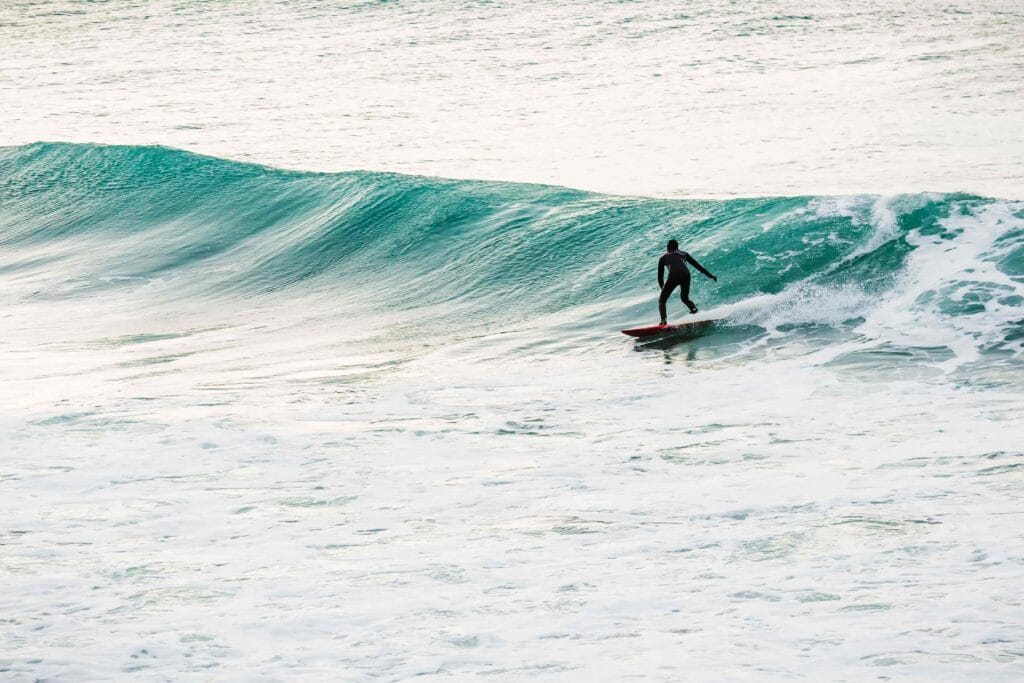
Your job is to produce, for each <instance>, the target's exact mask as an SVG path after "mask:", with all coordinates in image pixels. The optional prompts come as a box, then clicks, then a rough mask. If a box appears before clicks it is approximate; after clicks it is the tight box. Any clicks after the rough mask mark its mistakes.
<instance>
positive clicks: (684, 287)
mask: <svg viewBox="0 0 1024 683" xmlns="http://www.w3.org/2000/svg"><path fill="white" fill-rule="evenodd" d="M679 298H680V299H682V300H683V303H684V304H686V307H687V308H689V309H690V313H696V312H697V304H695V303H693V302H692V301H690V278H688V277H687V278H683V281H682V282H680V283H679Z"/></svg>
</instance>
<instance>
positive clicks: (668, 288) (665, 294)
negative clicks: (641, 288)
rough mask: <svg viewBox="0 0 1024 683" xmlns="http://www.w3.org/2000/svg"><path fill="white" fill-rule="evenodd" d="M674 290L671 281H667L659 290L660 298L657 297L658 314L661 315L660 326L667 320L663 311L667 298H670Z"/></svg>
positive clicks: (673, 284)
mask: <svg viewBox="0 0 1024 683" xmlns="http://www.w3.org/2000/svg"><path fill="white" fill-rule="evenodd" d="M675 288H676V283H675V282H673V281H672V280H671V279H669V281H668V282H666V283H665V286H664V287H662V288H661V296H659V297H658V312H659V313H661V322H662V324H665V321H667V320H668V317H667V315H666V311H665V304H667V303H668V298H669V297H670V296H672V290H673V289H675Z"/></svg>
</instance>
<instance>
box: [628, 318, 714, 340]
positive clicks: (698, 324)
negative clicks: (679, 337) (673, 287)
mask: <svg viewBox="0 0 1024 683" xmlns="http://www.w3.org/2000/svg"><path fill="white" fill-rule="evenodd" d="M716 322H718V321H717V320H696V321H694V322H692V323H680V324H678V325H651V326H650V327H633V328H631V329H628V330H623V331H622V334H628V335H629V336H630V337H641V338H642V337H654V336H656V335H659V334H670V333H679V332H689V331H690V330H699V329H701V328H703V327H711V326H712V325H714V324H715V323H716Z"/></svg>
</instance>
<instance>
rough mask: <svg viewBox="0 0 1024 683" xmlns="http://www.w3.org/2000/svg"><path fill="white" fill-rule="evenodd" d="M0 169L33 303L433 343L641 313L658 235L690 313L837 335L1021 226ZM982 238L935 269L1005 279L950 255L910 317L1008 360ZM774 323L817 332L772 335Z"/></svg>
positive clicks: (208, 162) (308, 177) (163, 174)
mask: <svg viewBox="0 0 1024 683" xmlns="http://www.w3.org/2000/svg"><path fill="white" fill-rule="evenodd" d="M0 177H2V181H0V199H2V206H3V210H2V213H0V244H2V245H3V247H4V256H3V259H4V261H3V263H2V266H0V267H2V268H3V272H4V273H5V274H7V275H8V276H17V278H18V279H19V282H22V283H26V284H25V285H23V287H28V289H31V294H32V296H35V297H41V298H44V299H45V298H50V297H75V296H78V295H80V294H82V293H85V292H97V291H106V290H119V289H124V288H128V289H131V288H138V287H140V286H142V285H145V284H146V283H151V282H154V281H157V280H159V281H160V282H163V283H164V284H163V285H162V287H160V288H153V289H152V291H153V296H154V298H155V301H157V302H162V303H161V304H160V305H169V304H168V303H167V302H166V296H167V293H170V292H173V298H174V299H176V300H178V301H180V299H181V297H183V296H187V297H196V298H198V299H211V300H224V299H228V300H230V299H237V300H243V301H244V300H245V299H246V298H249V297H255V298H266V297H274V298H275V300H278V301H280V300H282V299H284V300H289V299H290V300H294V301H296V302H301V301H304V300H305V299H307V298H309V297H311V296H314V295H315V296H320V297H323V296H327V297H328V298H329V301H330V303H324V300H323V299H322V298H321V299H320V300H319V302H318V303H316V304H309V305H316V306H326V307H328V308H329V307H331V306H341V307H344V308H345V309H346V310H350V311H353V312H356V313H358V314H359V315H365V316H367V317H368V318H372V317H373V316H374V314H375V312H379V311H389V312H399V313H402V314H403V315H405V316H407V317H408V318H409V319H410V323H409V324H410V325H412V326H413V328H415V319H416V316H417V311H424V312H427V313H425V315H424V322H427V321H429V322H430V323H431V327H430V329H429V334H431V335H441V336H443V335H445V334H452V335H454V334H458V333H459V332H460V331H464V330H465V329H467V328H473V327H478V326H480V325H485V324H488V323H494V322H495V321H499V320H500V321H505V322H508V321H522V320H530V319H536V318H539V317H541V316H544V315H547V314H556V313H558V312H560V311H568V310H571V309H574V308H578V307H581V306H590V305H594V306H597V307H598V308H600V309H601V310H600V311H599V312H595V313H594V314H593V315H594V320H593V322H592V323H591V324H592V325H593V330H592V331H593V332H594V333H599V332H601V329H602V326H608V325H612V324H623V325H625V324H628V323H629V322H630V321H635V322H637V323H638V324H639V323H644V322H648V321H650V320H651V319H652V318H653V317H654V316H653V315H652V312H653V307H652V305H651V304H650V303H639V302H638V300H642V299H645V298H651V299H653V298H654V294H655V293H656V291H655V290H654V289H653V288H652V285H653V283H654V282H655V280H656V276H655V272H654V263H655V262H656V259H657V256H658V254H659V253H660V251H661V250H662V248H663V246H662V245H663V243H664V242H665V241H666V240H667V239H668V238H671V237H675V238H678V239H679V240H680V241H681V242H682V243H683V245H684V248H686V249H688V250H689V251H691V252H692V253H693V254H695V255H696V256H697V257H698V258H699V259H700V260H701V261H702V262H703V263H705V264H706V265H707V266H708V268H710V269H712V270H713V272H716V273H718V274H720V275H721V279H720V282H719V283H718V284H717V285H715V286H711V284H710V283H709V282H706V281H703V278H701V277H700V276H699V275H698V276H696V277H697V279H696V280H695V284H694V291H695V297H696V298H697V300H698V301H699V303H700V305H701V307H702V308H704V309H713V308H715V307H722V306H730V305H734V304H739V303H742V302H745V301H751V300H753V299H755V298H756V297H763V296H765V295H772V296H776V297H778V296H781V295H785V294H786V293H789V294H793V293H796V292H802V293H803V294H802V296H804V297H812V298H813V297H815V296H819V297H821V299H820V300H819V301H818V302H817V303H816V304H815V306H818V307H820V309H821V312H822V313H828V315H825V317H824V318H823V319H822V320H823V321H825V322H829V323H831V324H834V325H839V326H841V325H842V324H843V323H844V322H845V320H844V319H843V316H844V315H845V316H848V317H847V320H858V319H861V318H862V315H863V311H861V310H860V309H859V308H858V305H860V304H858V305H852V302H851V301H850V297H853V299H855V300H856V301H857V302H861V303H863V304H864V305H868V306H870V302H872V301H879V300H884V299H885V298H886V297H887V296H889V295H890V294H892V293H893V292H894V291H896V290H897V289H900V288H905V287H906V285H907V283H906V277H907V275H906V274H905V271H906V268H907V263H908V258H909V257H910V256H911V255H912V254H913V253H914V252H915V250H916V249H918V248H919V247H920V246H921V245H923V244H925V243H927V244H928V245H929V248H930V249H933V250H939V251H941V250H942V249H943V247H942V245H943V244H947V243H948V244H949V245H951V246H952V245H955V244H956V240H957V237H958V236H959V235H961V234H962V233H963V232H964V231H965V230H969V229H970V228H968V227H963V226H960V225H959V224H958V223H957V220H958V219H960V218H963V217H980V216H985V215H986V212H989V213H992V212H996V213H998V214H999V215H1000V216H1005V218H1006V219H1009V220H1016V221H1018V222H1019V220H1020V217H1021V215H1022V209H1021V207H1020V205H1019V204H1018V203H1013V202H1005V201H1000V200H996V199H987V198H982V197H975V196H969V195H930V194H921V195H902V196H895V197H891V198H885V199H881V198H878V197H872V196H857V197H844V198H830V197H782V198H752V199H735V200H696V199H693V200H658V199H641V198H630V197H615V196H606V195H597V194H590V193H585V192H580V191H574V190H569V189H564V188H557V187H548V186H538V185H521V184H510V183H495V182H483V181H461V180H458V181H457V180H441V179H433V178H422V177H413V176H402V175H394V174H380V173H362V172H350V173H339V174H322V173H300V172H292V171H281V170H276V169H272V168H267V167H263V166H256V165H248V164H242V163H236V162H231V161H226V160H220V159H215V158H210V157H203V156H197V155H194V154H190V153H186V152H182V151H177V150H171V149H165V148H159V147H105V146H91V145H70V144H35V145H27V146H23V147H15V148H7V149H6V150H4V151H3V153H2V156H0ZM992 215H995V213H993V214H992ZM993 220H994V221H996V223H1000V224H1001V221H1002V219H1000V218H998V217H997V218H993ZM995 230H996V231H997V233H998V234H996V235H995V238H994V239H993V240H992V241H991V244H990V245H988V246H987V247H986V248H985V249H984V250H982V251H981V252H978V253H973V254H971V255H960V254H958V253H955V252H951V253H950V255H949V257H948V258H949V259H960V258H977V259H978V260H979V264H977V265H982V264H984V265H985V266H986V267H991V268H992V269H993V272H996V273H998V274H999V275H1000V276H1001V277H1002V278H1003V281H1001V282H992V281H989V280H987V279H986V278H984V277H976V278H974V279H972V278H971V276H970V273H972V272H973V271H974V270H975V269H974V268H972V265H975V264H971V263H969V262H964V263H959V265H958V267H959V268H961V269H962V270H963V272H962V273H960V274H959V275H958V276H957V278H956V279H953V280H948V281H947V280H942V277H944V276H943V275H942V274H941V273H937V274H936V275H937V277H938V279H937V280H936V281H935V282H922V283H920V284H921V285H922V286H923V289H922V290H921V292H920V293H919V294H918V295H917V298H916V302H915V305H918V306H920V307H925V308H927V309H928V310H929V311H931V312H932V314H933V315H935V316H938V317H941V318H943V319H944V320H946V321H947V323H948V324H950V325H953V326H956V324H957V321H958V320H967V321H969V320H970V319H971V318H972V317H973V318H976V319H977V320H976V321H975V322H977V323H978V324H979V325H984V324H985V323H986V322H987V323H988V324H989V325H990V329H983V330H980V332H982V333H983V336H984V345H985V348H987V349H990V350H993V349H996V350H1004V351H1006V352H1009V353H1012V354H1013V355H1014V357H1016V356H1018V355H1019V353H1020V350H1021V345H1020V335H1021V329H1022V323H1021V321H1020V320H1019V319H1015V318H1014V316H1013V315H1009V316H1007V315H1000V316H991V315H990V316H987V317H986V310H987V308H986V307H989V308H993V309H999V310H1002V311H1003V312H1006V311H1012V309H1015V308H1017V305H1018V304H1019V301H1020V283H1021V270H1022V267H1021V263H1022V260H1024V238H1022V232H1021V229H1020V227H1017V226H1015V225H1013V224H1012V223H1009V222H1008V223H1006V226H1005V228H1001V227H999V226H996V227H995ZM936 245H938V246H936ZM929 276H930V274H929V273H928V272H924V273H922V274H921V277H924V278H928V277H929ZM28 283H31V284H28ZM28 289H23V290H21V291H25V292H27V291H28ZM14 291H15V292H17V291H19V289H17V288H16V289H15V290H14ZM813 292H817V293H818V294H813ZM837 293H843V294H842V296H838V297H837ZM838 299H843V301H838ZM155 305H156V304H155ZM844 306H845V307H846V308H844ZM588 310H589V309H588ZM991 312H992V311H990V313H991ZM677 314H678V313H677ZM740 318H742V316H740ZM755 318H756V316H755ZM983 318H984V320H983ZM744 321H745V322H755V323H756V322H761V323H763V321H759V320H757V319H750V317H749V316H747V318H746V319H744ZM786 322H791V323H801V322H815V320H814V317H813V316H811V318H810V319H809V320H802V319H800V316H797V317H796V318H794V319H793V320H791V321H786V320H785V319H780V320H778V321H776V326H777V324H785V323H786ZM819 322H820V321H819ZM584 324H586V323H584ZM421 332H422V333H424V334H426V333H427V330H426V329H424V330H422V331H421ZM977 332H978V331H976V330H972V331H971V332H970V334H976V333H977Z"/></svg>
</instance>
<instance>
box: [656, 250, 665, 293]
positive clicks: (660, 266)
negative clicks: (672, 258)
mask: <svg viewBox="0 0 1024 683" xmlns="http://www.w3.org/2000/svg"><path fill="white" fill-rule="evenodd" d="M663 270H665V257H664V256H662V257H661V258H660V259H658V286H659V287H664V286H665V275H664V274H663V273H662V271H663Z"/></svg>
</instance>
